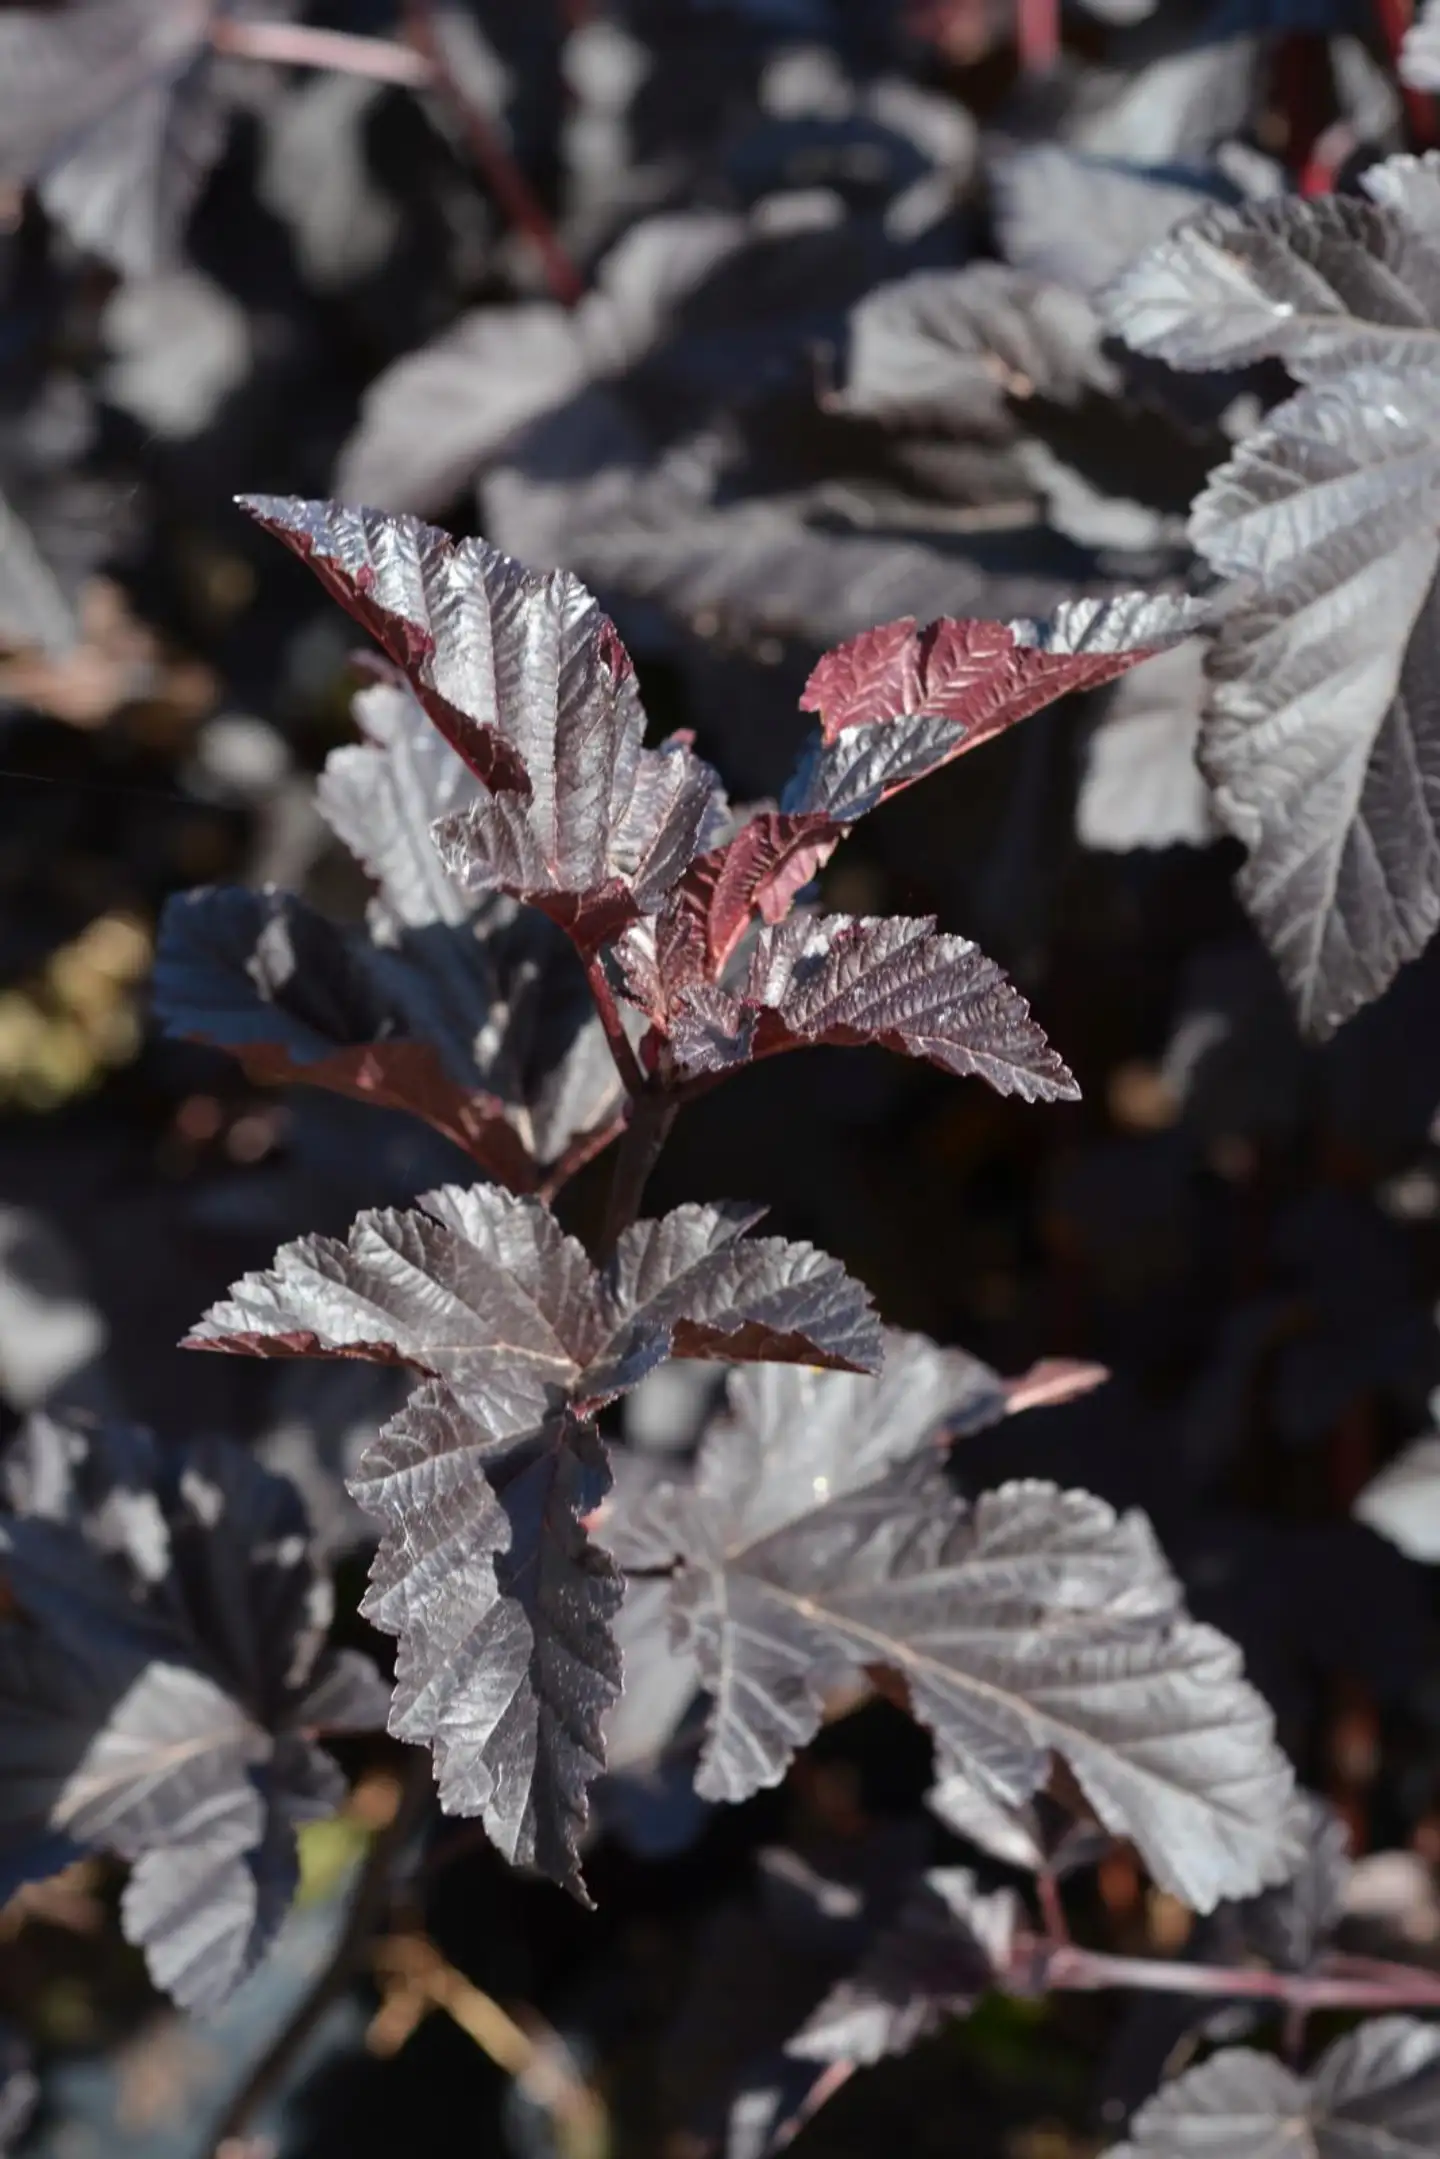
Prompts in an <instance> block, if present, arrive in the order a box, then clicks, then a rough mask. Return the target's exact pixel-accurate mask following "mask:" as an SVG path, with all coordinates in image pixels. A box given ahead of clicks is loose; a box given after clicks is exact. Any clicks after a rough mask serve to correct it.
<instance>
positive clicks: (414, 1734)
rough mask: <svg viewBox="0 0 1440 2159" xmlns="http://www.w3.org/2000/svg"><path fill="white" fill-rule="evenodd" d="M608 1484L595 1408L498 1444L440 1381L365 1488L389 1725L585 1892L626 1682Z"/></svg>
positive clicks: (443, 1790)
mask: <svg viewBox="0 0 1440 2159" xmlns="http://www.w3.org/2000/svg"><path fill="white" fill-rule="evenodd" d="M608 1484H609V1470H608V1466H607V1464H606V1460H605V1449H604V1447H603V1446H602V1444H601V1441H600V1437H599V1434H598V1433H597V1432H596V1430H595V1427H594V1425H593V1424H591V1423H590V1422H589V1421H588V1420H587V1419H585V1418H583V1417H578V1416H575V1415H572V1414H571V1413H570V1412H569V1411H566V1410H561V1411H558V1412H556V1413H555V1414H553V1415H551V1416H549V1417H546V1418H544V1419H543V1420H542V1421H540V1422H538V1423H537V1425H536V1427H535V1428H534V1430H533V1431H530V1432H528V1433H525V1434H522V1435H520V1436H518V1437H514V1436H512V1437H510V1438H508V1439H502V1440H497V1439H496V1438H494V1437H492V1436H491V1432H490V1429H489V1427H488V1425H487V1424H486V1422H485V1421H484V1420H483V1419H482V1418H481V1417H478V1416H477V1415H476V1414H475V1413H474V1412H473V1411H472V1410H470V1409H469V1408H467V1407H466V1406H465V1404H464V1403H462V1402H461V1401H459V1400H458V1399H457V1398H456V1396H455V1395H453V1394H452V1393H451V1392H450V1390H449V1389H448V1388H447V1387H444V1386H442V1385H440V1384H438V1383H436V1382H434V1381H427V1382H426V1383H425V1384H424V1385H423V1386H421V1387H419V1388H417V1389H416V1391H415V1393H414V1394H413V1395H412V1396H411V1398H410V1401H409V1402H408V1403H407V1405H406V1407H405V1408H404V1409H403V1410H401V1412H400V1413H399V1415H398V1416H396V1417H394V1418H392V1419H391V1421H390V1423H389V1424H388V1425H386V1427H385V1429H384V1431H383V1432H382V1433H381V1435H380V1437H379V1438H378V1439H377V1440H376V1441H375V1443H374V1444H373V1446H371V1447H370V1448H369V1449H368V1450H367V1452H366V1454H365V1455H364V1456H363V1457H362V1459H361V1462H360V1465H359V1469H358V1472H357V1474H356V1477H355V1479H354V1483H353V1486H352V1489H353V1490H354V1493H355V1496H356V1498H357V1499H358V1500H359V1501H360V1503H361V1504H362V1506H364V1507H365V1508H366V1509H367V1510H368V1511H369V1512H370V1513H372V1514H374V1515H376V1516H378V1518H379V1519H380V1521H381V1522H382V1523H383V1525H384V1529H385V1534H384V1536H383V1538H382V1540H381V1545H380V1550H379V1553H378V1555H377V1557H376V1560H375V1565H374V1568H373V1570H372V1572H371V1579H370V1588H369V1591H368V1592H367V1594H366V1597H365V1601H364V1604H363V1607H362V1609H363V1610H364V1612H365V1613H366V1615H367V1617H369V1618H370V1619H372V1620H373V1621H374V1622H375V1624H376V1626H378V1627H383V1628H384V1629H385V1631H386V1632H387V1633H390V1634H394V1635H397V1636H398V1637H399V1641H400V1651H399V1655H398V1657H397V1660H396V1667H395V1700H394V1706H393V1708H392V1711H391V1716H390V1729H391V1731H392V1732H393V1733H394V1734H395V1736H396V1737H397V1738H399V1739H413V1740H416V1741H420V1742H422V1743H423V1742H427V1741H428V1743H429V1744H430V1746H431V1747H432V1748H433V1750H434V1756H435V1773H436V1777H437V1780H438V1782H439V1786H440V1798H441V1803H442V1804H443V1806H444V1807H445V1809H446V1811H447V1812H448V1813H451V1814H478V1815H480V1816H481V1817H482V1818H483V1820H484V1822H485V1825H486V1827H487V1829H488V1830H489V1832H490V1834H491V1836H492V1837H493V1838H494V1840H495V1843H496V1844H497V1845H498V1847H499V1849H500V1850H501V1851H502V1852H503V1853H504V1854H505V1856H506V1858H507V1859H510V1860H512V1861H519V1862H522V1863H525V1864H530V1865H534V1866H537V1867H539V1868H541V1869H542V1870H543V1871H544V1872H545V1873H547V1874H549V1875H551V1876H553V1878H554V1879H555V1880H557V1881H560V1882H563V1883H564V1884H565V1885H566V1886H567V1887H568V1888H571V1889H573V1890H575V1891H576V1893H577V1894H579V1895H581V1896H582V1897H583V1895H584V1888H583V1884H582V1882H581V1878H580V1872H579V1860H578V1844H579V1836H580V1831H581V1830H582V1829H583V1827H584V1824H585V1821H586V1817H587V1814H588V1799H587V1791H588V1787H589V1785H590V1784H591V1783H592V1782H593V1780H594V1778H595V1777H596V1776H598V1774H599V1773H600V1771H601V1769H602V1768H603V1767H604V1747H603V1744H602V1739H601V1719H602V1717H603V1715H604V1713H605V1711H606V1710H607V1709H608V1708H610V1707H611V1706H612V1705H613V1704H614V1702H615V1701H616V1699H617V1697H618V1695H619V1691H620V1656H619V1652H618V1650H617V1648H616V1645H615V1642H614V1640H613V1638H612V1635H611V1631H610V1623H611V1622H612V1621H613V1619H614V1617H615V1615H616V1612H617V1610H618V1608H619V1605H620V1599H621V1583H620V1578H619V1574H618V1571H617V1570H616V1568H615V1565H614V1562H613V1561H612V1560H611V1559H610V1558H609V1557H608V1556H607V1554H606V1553H605V1552H603V1551H602V1550H601V1549H600V1547H599V1546H598V1545H595V1544H593V1543H592V1542H591V1541H590V1539H589V1537H588V1536H587V1535H586V1532H585V1530H584V1528H583V1526H582V1523H583V1519H584V1517H585V1516H586V1515H587V1514H589V1513H590V1512H591V1510H592V1509H593V1508H594V1507H595V1506H597V1505H598V1504H599V1502H600V1501H601V1499H603V1497H604V1495H605V1491H606V1488H607V1486H608Z"/></svg>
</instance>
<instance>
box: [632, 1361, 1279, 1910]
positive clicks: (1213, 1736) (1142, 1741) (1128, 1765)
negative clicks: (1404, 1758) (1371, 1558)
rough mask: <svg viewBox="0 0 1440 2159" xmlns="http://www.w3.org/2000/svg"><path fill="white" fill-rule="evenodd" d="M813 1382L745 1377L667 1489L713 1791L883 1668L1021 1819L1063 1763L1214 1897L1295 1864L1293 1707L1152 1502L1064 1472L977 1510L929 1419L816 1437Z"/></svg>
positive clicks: (1190, 1893)
mask: <svg viewBox="0 0 1440 2159" xmlns="http://www.w3.org/2000/svg"><path fill="white" fill-rule="evenodd" d="M810 1384H811V1387H812V1389H813V1390H814V1391H815V1393H816V1394H817V1395H818V1394H822V1393H823V1391H825V1390H826V1389H827V1387H828V1382H826V1381H825V1380H824V1379H822V1378H820V1377H818V1376H817V1377H815V1378H814V1379H813V1380H812V1381H811V1382H810ZM840 1384H841V1385H842V1386H843V1387H844V1388H845V1389H846V1390H847V1394H848V1396H849V1397H851V1398H852V1399H853V1397H854V1396H855V1394H856V1392H857V1385H856V1383H854V1382H850V1381H845V1382H841V1383H840ZM885 1384H886V1381H885V1379H884V1378H883V1377H882V1379H881V1381H880V1382H878V1385H879V1386H880V1387H881V1388H883V1387H884V1386H885ZM789 1391H790V1390H787V1389H785V1388H784V1386H783V1382H781V1383H779V1384H778V1385H777V1381H776V1379H775V1377H774V1376H772V1375H766V1376H765V1378H764V1379H763V1380H762V1381H760V1382H758V1383H757V1382H754V1381H751V1380H749V1379H745V1380H737V1381H736V1382H734V1383H733V1384H732V1393H731V1401H732V1415H731V1418H730V1419H729V1420H728V1421H725V1420H722V1422H721V1423H720V1424H718V1425H717V1426H716V1427H715V1428H714V1429H713V1431H712V1433H711V1434H710V1435H709V1437H707V1440H706V1442H705V1444H704V1445H703V1447H702V1449H701V1454H700V1459H699V1463H698V1465H697V1469H696V1472H695V1476H694V1479H693V1481H692V1482H691V1483H690V1484H689V1485H687V1486H681V1485H676V1486H672V1487H671V1488H670V1490H669V1492H668V1493H663V1492H662V1493H658V1494H657V1495H656V1496H655V1499H654V1500H653V1501H652V1503H651V1506H652V1510H653V1511H652V1517H651V1519H652V1529H651V1537H652V1543H653V1542H654V1541H656V1540H655V1533H654V1524H655V1523H656V1522H657V1521H658V1520H659V1519H661V1518H663V1520H664V1521H665V1522H666V1523H667V1524H668V1528H669V1533H670V1538H671V1541H672V1544H673V1547H674V1549H675V1550H676V1551H677V1552H678V1553H679V1554H680V1562H679V1565H678V1567H677V1569H676V1572H675V1574H674V1577H673V1600H674V1601H673V1605H672V1610H673V1613H674V1621H673V1624H674V1625H675V1626H676V1627H677V1629H678V1633H677V1635H676V1639H677V1640H678V1641H679V1643H680V1644H681V1646H683V1647H688V1648H689V1649H690V1650H691V1651H692V1652H693V1654H694V1655H695V1657H696V1659H697V1663H698V1666H699V1671H700V1677H701V1682H702V1684H703V1685H704V1687H705V1688H706V1691H707V1692H708V1693H710V1694H711V1696H712V1697H713V1707H712V1711H711V1717H710V1724H709V1729H708V1733H707V1738H706V1744H705V1749H704V1753H703V1755H702V1765H701V1772H700V1776H699V1779H698V1788H699V1789H700V1791H701V1792H702V1793H703V1794H705V1795H706V1796H709V1797H715V1798H725V1799H729V1800H737V1799H740V1798H743V1797H745V1796H747V1795H748V1794H749V1793H751V1792H753V1791H755V1790H757V1789H759V1788H761V1787H762V1786H765V1785H768V1784H773V1783H775V1782H777V1781H778V1780H779V1778H780V1777H781V1776H782V1775H783V1774H784V1771H785V1769H786V1766H787V1764H788V1762H789V1760H790V1757H791V1755H792V1754H793V1752H794V1751H795V1749H796V1748H797V1747H799V1746H802V1745H804V1744H805V1743H806V1741H807V1740H808V1739H810V1738H811V1737H812V1736H813V1734H814V1732H815V1731H816V1730H817V1728H818V1726H819V1723H820V1719H821V1717H822V1715H823V1711H824V1703H825V1696H826V1692H827V1690H828V1688H830V1687H831V1686H833V1685H835V1684H836V1683H838V1682H839V1681H840V1680H842V1679H844V1678H845V1677H846V1676H847V1675H850V1676H853V1675H854V1673H855V1672H856V1671H857V1670H860V1669H868V1668H874V1667H876V1666H880V1667H884V1668H886V1669H888V1670H890V1671H892V1672H893V1673H895V1674H896V1675H898V1677H899V1678H900V1679H901V1681H902V1682H903V1683H904V1684H905V1685H906V1687H907V1688H908V1691H909V1696H910V1703H911V1707H912V1709H913V1710H914V1713H915V1714H916V1716H918V1717H919V1718H920V1720H921V1721H922V1722H923V1723H925V1724H926V1725H928V1726H929V1728H930V1730H931V1731H932V1732H933V1734H934V1736H935V1740H936V1745H937V1752H938V1770H939V1774H940V1776H941V1777H942V1778H944V1777H946V1776H948V1775H950V1774H956V1775H959V1776H961V1777H963V1778H965V1779H966V1780H968V1781H969V1783H970V1784H972V1785H973V1786H975V1787H977V1788H978V1789H979V1790H980V1791H981V1792H983V1793H984V1794H985V1795H987V1797H988V1798H989V1799H991V1800H992V1801H993V1802H994V1803H996V1804H997V1805H998V1806H1000V1807H1001V1808H1010V1809H1015V1808H1019V1807H1021V1806H1023V1805H1024V1804H1025V1802H1026V1801H1028V1800H1030V1799H1031V1798H1033V1797H1034V1795H1035V1794H1036V1793H1037V1792H1038V1791H1039V1790H1040V1789H1041V1788H1042V1787H1043V1786H1044V1784H1045V1783H1046V1781H1047V1779H1048V1777H1049V1774H1050V1763H1051V1757H1052V1754H1053V1755H1058V1756H1059V1757H1060V1758H1061V1759H1062V1760H1063V1761H1064V1762H1066V1763H1067V1764H1068V1766H1069V1768H1070V1769H1071V1771H1072V1772H1073V1773H1074V1775H1075V1776H1076V1777H1077V1779H1078V1780H1079V1783H1080V1785H1081V1787H1082V1789H1083V1790H1084V1792H1085V1795H1086V1797H1087V1799H1088V1800H1089V1802H1090V1804H1091V1805H1092V1806H1093V1807H1094V1809H1095V1811H1096V1813H1097V1814H1098V1815H1099V1817H1100V1819H1101V1820H1102V1821H1103V1822H1104V1824H1105V1825H1106V1827H1107V1828H1108V1829H1110V1830H1111V1832H1112V1833H1113V1834H1117V1835H1127V1836H1129V1837H1131V1838H1133V1840H1134V1841H1135V1842H1136V1843H1137V1844H1138V1845H1139V1847H1140V1849H1141V1851H1142V1852H1143V1854H1144V1856H1145V1859H1146V1863H1147V1864H1148V1865H1149V1866H1150V1868H1151V1869H1152V1871H1153V1872H1154V1874H1155V1876H1156V1879H1157V1880H1158V1881H1160V1882H1161V1883H1162V1885H1163V1886H1165V1887H1167V1888H1170V1889H1171V1890H1173V1891H1174V1892H1175V1893H1176V1894H1177V1895H1180V1896H1183V1897H1185V1898H1186V1900H1187V1901H1188V1902H1190V1903H1191V1904H1193V1905H1194V1906H1196V1908H1198V1909H1209V1908H1210V1907H1211V1906H1213V1905H1214V1904H1215V1903H1216V1902H1217V1901H1218V1900H1219V1898H1221V1897H1222V1896H1237V1895H1244V1894H1247V1893H1249V1892H1252V1891H1254V1890H1256V1889H1258V1888H1260V1887H1262V1886H1264V1885H1265V1884H1266V1883H1269V1882H1274V1881H1278V1880H1280V1879H1282V1878H1284V1877H1285V1875H1286V1874H1287V1873H1289V1872H1291V1871H1293V1869H1294V1867H1295V1865H1296V1864H1297V1863H1298V1859H1299V1851H1298V1848H1297V1847H1296V1846H1295V1844H1294V1841H1293V1833H1292V1828H1291V1825H1290V1824H1289V1822H1288V1821H1287V1819H1286V1818H1285V1799H1286V1794H1287V1791H1288V1789H1289V1786H1290V1773H1289V1770H1288V1768H1287V1766H1286V1764H1285V1762H1284V1760H1283V1757H1282V1756H1281V1755H1280V1754H1279V1752H1278V1750H1277V1749H1276V1747H1275V1744H1274V1739H1273V1727H1272V1720H1271V1718H1270V1716H1269V1713H1268V1711H1267V1710H1266V1708H1265V1705H1264V1704H1263V1702H1261V1700H1260V1698H1259V1697H1258V1696H1257V1695H1256V1694H1255V1693H1254V1692H1253V1691H1252V1690H1251V1689H1250V1688H1249V1687H1248V1686H1247V1685H1246V1684H1245V1683H1244V1681H1243V1679H1242V1678H1241V1676H1240V1663H1239V1656H1238V1652H1237V1651H1236V1650H1235V1648H1234V1647H1233V1645H1232V1644H1231V1643H1229V1642H1227V1641H1226V1640H1225V1639H1224V1638H1223V1637H1222V1636H1220V1635H1218V1634H1216V1633H1214V1632H1213V1631H1212V1630H1211V1629H1210V1628H1208V1627H1202V1626H1198V1625H1196V1624H1195V1623H1193V1622H1192V1621H1190V1620H1189V1619H1188V1618H1186V1616H1185V1614H1184V1612H1183V1608H1182V1606H1181V1603H1180V1592H1179V1588H1178V1585H1177V1583H1176V1582H1175V1580H1174V1577H1173V1576H1172V1575H1171V1574H1170V1572H1169V1569H1168V1568H1167V1567H1166V1565H1165V1562H1164V1560H1163V1558H1162V1556H1161V1554H1160V1551H1159V1548H1158V1546H1157V1545H1156V1543H1155V1540H1154V1537H1153V1535H1152V1533H1151V1531H1150V1528H1149V1525H1148V1523H1146V1521H1145V1520H1144V1518H1143V1517H1142V1516H1140V1515H1138V1514H1131V1515H1126V1516H1117V1515H1116V1514H1115V1513H1114V1512H1113V1511H1112V1510H1111V1509H1110V1508H1109V1507H1107V1506H1106V1505H1105V1504H1104V1503H1103V1502H1102V1501H1100V1500H1097V1499H1093V1498H1091V1497H1090V1496H1089V1495H1088V1494H1085V1493H1078V1492H1069V1493H1066V1492H1061V1491H1059V1490H1057V1489H1056V1488H1055V1487H1054V1486H1052V1485H1043V1484H1010V1485H1006V1486H1004V1487H1003V1488H1002V1489H1001V1490H1000V1491H998V1492H992V1493H987V1494H985V1495H984V1496H982V1497H981V1498H980V1499H979V1500H978V1501H977V1502H976V1504H975V1506H974V1507H973V1509H972V1508H970V1507H967V1506H966V1505H964V1504H963V1503H961V1502H960V1501H958V1500H957V1499H955V1498H954V1496H953V1495H952V1494H951V1493H950V1491H949V1489H948V1487H947V1486H946V1485H945V1484H944V1483H943V1481H942V1480H941V1479H940V1478H939V1477H938V1475H937V1474H936V1473H935V1470H934V1468H933V1467H932V1466H931V1463H930V1461H929V1460H927V1451H928V1450H927V1449H926V1448H925V1446H924V1442H922V1441H920V1440H919V1433H918V1431H917V1429H916V1427H915V1426H912V1427H911V1428H910V1432H909V1435H908V1439H907V1436H906V1435H905V1434H904V1428H903V1426H902V1427H900V1429H899V1432H898V1433H897V1432H896V1430H895V1428H894V1427H893V1426H892V1427H890V1428H889V1430H888V1431H887V1427H886V1426H885V1424H883V1423H882V1424H881V1425H880V1426H879V1428H878V1433H877V1435H876V1438H875V1440H874V1441H873V1442H872V1439H871V1436H870V1428H869V1427H868V1425H867V1426H864V1427H862V1430H861V1433H860V1434H859V1435H855V1434H854V1433H853V1427H851V1428H847V1422H846V1421H844V1420H837V1426H838V1431H837V1429H836V1428H832V1427H830V1426H828V1425H822V1426H820V1427H819V1429H818V1432H817V1435H816V1437H815V1438H814V1440H812V1438H811V1435H810V1431H809V1427H808V1425H807V1424H804V1423H800V1422H799V1420H798V1419H797V1417H796V1416H795V1414H794V1405H793V1403H790V1404H788V1407H789V1409H790V1414H789V1415H788V1416H787V1417H786V1418H785V1419H784V1421H783V1422H781V1421H780V1420H779V1419H778V1418H777V1416H776V1410H777V1407H779V1406H785V1405H786V1396H787V1394H788V1393H789ZM933 1423H934V1419H933V1417H932V1419H931V1424H932V1428H933ZM839 1432H843V1433H844V1437H845V1439H846V1441H848V1442H851V1444H849V1445H847V1446H845V1447H844V1448H843V1450H842V1449H838V1448H836V1446H835V1444H834V1442H835V1438H836V1437H837V1436H838V1433H839ZM802 1433H803V1434H804V1443H803V1446H802V1444H801V1441H800V1438H799V1436H798V1435H799V1434H802ZM857 1438H858V1439H859V1441H860V1447H859V1451H857V1448H856V1445H855V1444H854V1442H855V1440H856V1439H857ZM897 1438H898V1440H899V1443H898V1444H897ZM827 1441H828V1446H827ZM917 1442H918V1443H919V1446H920V1449H921V1451H918V1452H917ZM822 1456H823V1466H820V1464H821V1459H822ZM897 1465H898V1466H897Z"/></svg>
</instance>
